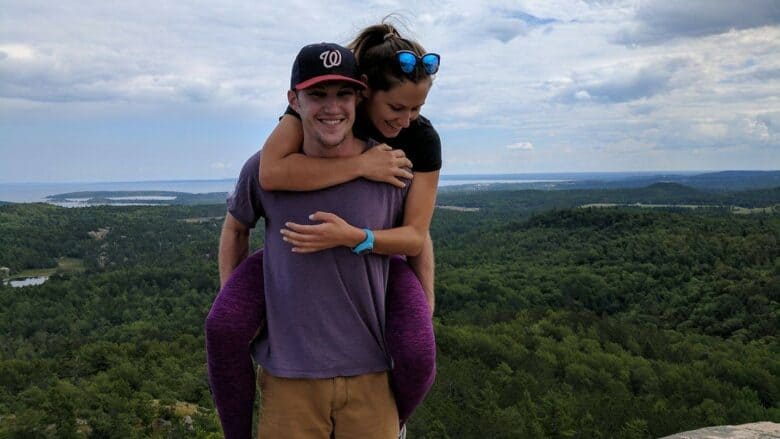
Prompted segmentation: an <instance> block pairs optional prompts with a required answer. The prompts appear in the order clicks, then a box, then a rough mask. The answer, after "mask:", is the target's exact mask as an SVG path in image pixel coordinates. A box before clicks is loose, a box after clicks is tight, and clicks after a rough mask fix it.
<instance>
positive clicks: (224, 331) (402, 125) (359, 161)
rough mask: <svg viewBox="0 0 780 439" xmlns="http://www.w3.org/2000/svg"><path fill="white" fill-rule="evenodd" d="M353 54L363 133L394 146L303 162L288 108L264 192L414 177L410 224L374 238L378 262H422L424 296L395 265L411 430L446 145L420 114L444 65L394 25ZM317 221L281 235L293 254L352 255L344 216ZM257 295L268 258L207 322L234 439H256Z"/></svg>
mask: <svg viewBox="0 0 780 439" xmlns="http://www.w3.org/2000/svg"><path fill="white" fill-rule="evenodd" d="M349 47H350V49H352V50H353V52H354V53H355V55H356V58H357V60H358V64H359V65H360V67H361V69H362V70H363V72H364V74H365V75H366V78H365V79H366V82H367V83H368V86H369V89H368V90H367V91H366V92H365V95H364V100H363V102H362V103H361V105H360V107H359V108H358V117H357V121H356V123H355V132H356V133H357V134H358V135H359V136H361V137H367V138H368V137H370V138H372V139H374V140H377V141H379V142H386V144H384V145H380V146H377V147H374V148H372V149H370V150H369V151H367V152H366V153H364V154H362V155H361V156H358V157H357V158H350V159H316V158H311V157H306V156H304V155H302V154H300V153H299V150H300V145H301V143H302V136H303V135H302V128H301V124H300V120H299V119H298V118H297V115H296V114H295V113H294V111H293V110H291V109H289V108H288V110H287V113H286V114H285V116H283V118H282V119H281V120H280V123H279V125H278V126H277V127H276V129H275V130H274V131H273V133H272V134H271V136H270V137H269V139H268V140H267V141H266V144H265V145H264V147H263V154H262V159H261V160H262V161H261V169H262V170H263V172H261V173H260V182H261V184H262V185H263V187H264V189H266V190H301V191H309V190H316V189H322V188H325V187H329V186H333V185H336V184H340V183H343V182H346V181H350V180H352V179H354V178H357V177H365V178H368V179H372V180H377V181H384V182H388V183H389V184H395V185H403V184H404V183H403V181H402V180H401V178H409V177H413V180H412V184H411V187H410V189H409V193H408V196H407V199H406V202H405V209H404V211H405V215H404V221H403V224H402V225H401V226H400V227H397V228H394V229H389V230H377V231H375V232H374V238H375V241H374V247H373V252H375V253H380V254H405V255H410V256H418V255H419V256H418V257H416V258H412V259H410V264H411V265H412V266H413V267H414V271H415V272H416V273H417V275H418V276H419V277H420V279H421V280H422V283H423V285H424V287H425V288H424V289H423V287H422V286H421V285H420V281H418V279H417V277H416V276H415V275H414V273H413V272H412V270H411V269H410V267H409V265H408V264H406V262H405V261H403V260H402V259H400V258H397V257H396V258H392V260H391V265H390V279H389V282H388V292H387V328H386V335H385V336H386V341H387V347H388V350H389V351H390V354H391V355H392V357H393V360H394V363H395V367H394V369H393V370H392V372H391V375H392V380H393V382H392V384H393V390H394V392H395V394H396V403H397V405H398V409H399V417H400V418H401V421H402V422H403V421H406V420H407V419H408V417H409V416H410V415H411V413H412V411H413V410H414V408H415V407H416V406H417V405H418V404H419V403H420V402H421V401H422V399H423V397H424V396H425V394H426V393H427V391H428V390H429V388H430V386H431V384H432V383H433V375H434V366H435V346H434V343H433V330H432V325H431V320H430V317H431V313H432V311H433V248H432V244H431V242H430V236H429V234H428V227H429V225H430V221H431V216H432V214H433V205H434V201H435V196H436V187H437V184H438V177H439V169H440V167H441V145H440V141H439V137H438V134H437V133H436V131H435V130H434V129H433V127H432V126H431V125H430V122H428V121H427V119H425V118H423V117H421V116H420V114H419V112H420V108H421V107H422V105H423V104H424V103H425V98H426V97H427V94H428V91H429V90H430V87H431V85H432V75H433V74H435V73H436V71H437V70H438V60H439V58H438V55H435V54H426V53H425V51H424V49H423V48H422V47H421V46H420V45H419V44H417V43H415V42H413V41H410V40H408V39H405V38H402V37H401V36H400V34H399V33H398V32H397V30H396V29H395V28H394V27H393V26H392V25H390V24H387V23H382V24H379V25H375V26H370V27H368V28H366V29H364V30H363V31H362V32H361V33H360V34H359V35H358V37H357V38H356V39H355V40H354V41H353V42H352V43H351V44H350V46H349ZM388 145H391V146H395V147H397V148H400V149H399V150H393V149H392V148H391V146H388ZM407 157H408V158H407ZM322 160H328V162H327V163H324V162H323V161H322ZM409 165H412V166H413V169H414V175H413V176H412V175H411V174H409V173H408V171H406V170H405V169H404V168H405V167H407V166H409ZM334 170H335V171H334ZM312 221H313V222H317V224H314V225H300V224H290V225H289V229H285V230H283V231H282V233H283V234H284V235H285V239H286V240H287V241H288V242H290V243H291V244H292V246H293V247H292V249H293V251H296V252H303V253H305V252H313V251H319V250H323V249H327V248H332V247H335V246H338V245H350V246H352V245H354V243H351V244H348V242H349V241H348V240H346V241H345V239H344V237H345V236H347V235H349V232H350V231H354V227H352V226H351V225H349V224H346V223H345V222H344V221H342V220H341V219H340V218H338V217H337V216H335V215H332V214H329V213H327V212H317V213H315V214H314V215H313V216H312ZM258 273H260V276H258ZM258 291H262V254H261V253H260V252H258V253H256V254H255V255H252V256H250V257H249V258H248V259H247V260H245V261H244V262H243V263H242V264H241V265H239V266H238V267H237V268H236V270H235V271H234V272H233V274H232V275H231V276H230V279H229V280H228V281H227V282H226V283H225V285H224V287H223V289H222V291H221V292H220V295H219V296H218V298H217V299H216V301H215V303H214V306H213V307H212V309H211V312H210V313H209V317H208V318H207V321H206V344H207V351H208V357H209V358H208V360H209V377H210V383H211V386H212V392H213V394H214V399H215V402H216V404H217V407H218V410H219V414H220V417H221V419H222V424H223V429H224V430H225V435H226V437H248V435H249V433H248V432H251V417H252V416H251V410H252V401H253V400H254V389H255V385H254V381H253V370H252V365H251V360H250V358H249V348H248V346H249V343H250V342H251V340H252V338H253V337H254V335H255V334H256V333H257V331H258V328H259V327H261V326H262V324H263V320H262V319H263V315H262V310H263V297H262V294H258ZM423 291H424V292H423ZM226 340H229V341H230V343H226Z"/></svg>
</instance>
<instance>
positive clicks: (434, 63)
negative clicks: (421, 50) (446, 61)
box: [422, 53, 439, 75]
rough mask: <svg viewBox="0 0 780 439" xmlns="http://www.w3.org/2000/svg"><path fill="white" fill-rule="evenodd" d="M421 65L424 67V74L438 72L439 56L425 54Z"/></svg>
mask: <svg viewBox="0 0 780 439" xmlns="http://www.w3.org/2000/svg"><path fill="white" fill-rule="evenodd" d="M422 64H423V67H425V73H427V74H429V75H433V74H434V73H436V72H438V71H439V55H437V54H435V53H427V54H425V56H423V57H422Z"/></svg>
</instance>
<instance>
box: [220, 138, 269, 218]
mask: <svg viewBox="0 0 780 439" xmlns="http://www.w3.org/2000/svg"><path fill="white" fill-rule="evenodd" d="M259 169H260V152H257V153H255V154H254V155H253V156H252V157H250V158H249V160H247V161H246V163H244V167H243V168H241V174H240V175H239V176H238V182H236V188H235V189H233V192H232V193H231V194H230V195H229V196H228V198H227V206H228V212H230V214H231V215H233V217H234V218H235V219H237V220H238V221H239V222H240V223H241V224H243V225H245V226H247V227H249V228H250V229H253V228H254V227H255V225H256V224H257V221H258V220H259V219H260V217H262V216H263V215H264V214H265V212H264V211H263V205H262V203H261V201H260V182H259V181H258V171H259Z"/></svg>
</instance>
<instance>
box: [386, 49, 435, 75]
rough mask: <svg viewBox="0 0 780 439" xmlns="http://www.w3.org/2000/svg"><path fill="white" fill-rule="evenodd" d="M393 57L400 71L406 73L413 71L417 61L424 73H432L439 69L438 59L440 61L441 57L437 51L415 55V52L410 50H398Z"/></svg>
mask: <svg viewBox="0 0 780 439" xmlns="http://www.w3.org/2000/svg"><path fill="white" fill-rule="evenodd" d="M395 59H396V60H398V65H400V66H401V71H402V72H404V73H406V74H407V75H408V74H410V73H412V72H414V68H415V67H417V62H418V61H419V62H420V63H421V64H422V66H423V68H424V69H425V73H427V74H429V75H433V74H435V73H436V72H438V71H439V61H441V57H440V56H439V54H438V53H426V54H425V55H423V56H417V54H416V53H414V52H412V51H411V50H399V51H398V52H396V53H395Z"/></svg>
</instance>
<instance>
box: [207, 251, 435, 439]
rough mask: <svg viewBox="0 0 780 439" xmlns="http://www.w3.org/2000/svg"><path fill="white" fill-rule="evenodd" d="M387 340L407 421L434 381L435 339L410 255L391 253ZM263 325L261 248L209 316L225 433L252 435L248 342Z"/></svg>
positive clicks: (213, 378)
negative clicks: (405, 258)
mask: <svg viewBox="0 0 780 439" xmlns="http://www.w3.org/2000/svg"><path fill="white" fill-rule="evenodd" d="M386 307H387V325H386V328H385V341H386V343H387V349H388V351H389V353H390V356H391V357H392V358H393V362H394V368H393V369H392V370H391V371H390V378H391V380H390V382H391V386H392V388H393V392H394V394H395V402H396V405H397V406H398V417H399V419H400V420H401V422H406V421H407V420H408V419H409V417H410V416H411V415H412V413H413V412H414V410H415V409H416V408H417V406H418V405H419V404H420V403H421V402H422V400H423V399H424V398H425V395H426V394H427V393H428V391H429V390H430V388H431V386H432V385H433V380H434V377H435V374H436V341H435V340H434V336H433V324H432V322H431V317H430V307H429V306H428V302H427V301H426V299H425V292H424V291H423V288H422V286H421V285H420V281H419V280H418V279H417V276H416V275H415V274H414V272H413V271H412V269H411V268H410V267H409V265H408V264H407V263H406V261H405V260H404V259H402V258H400V257H397V256H394V257H391V258H390V275H389V279H388V284H387V304H386ZM264 326H265V298H264V296H263V252H262V250H261V251H258V252H256V253H254V254H252V255H251V256H249V257H248V258H247V259H246V260H244V261H243V262H242V263H241V264H240V265H239V266H238V267H236V269H235V271H234V272H233V274H231V275H230V278H229V279H228V280H227V282H226V283H225V285H224V287H223V288H222V290H221V291H220V292H219V295H218V296H217V298H216V299H215V300H214V304H213V305H212V306H211V311H210V312H209V315H208V317H207V318H206V355H207V358H208V371H209V384H210V387H211V393H212V395H213V396H214V403H215V404H216V406H217V411H218V412H219V417H220V420H221V421H222V429H223V430H224V432H225V438H226V439H245V438H250V437H251V436H252V410H253V404H254V400H255V371H254V366H253V364H252V357H251V352H250V344H251V342H252V340H253V339H254V338H255V335H256V334H257V333H258V332H259V331H260V330H261V329H262V328H263V327H264Z"/></svg>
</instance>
